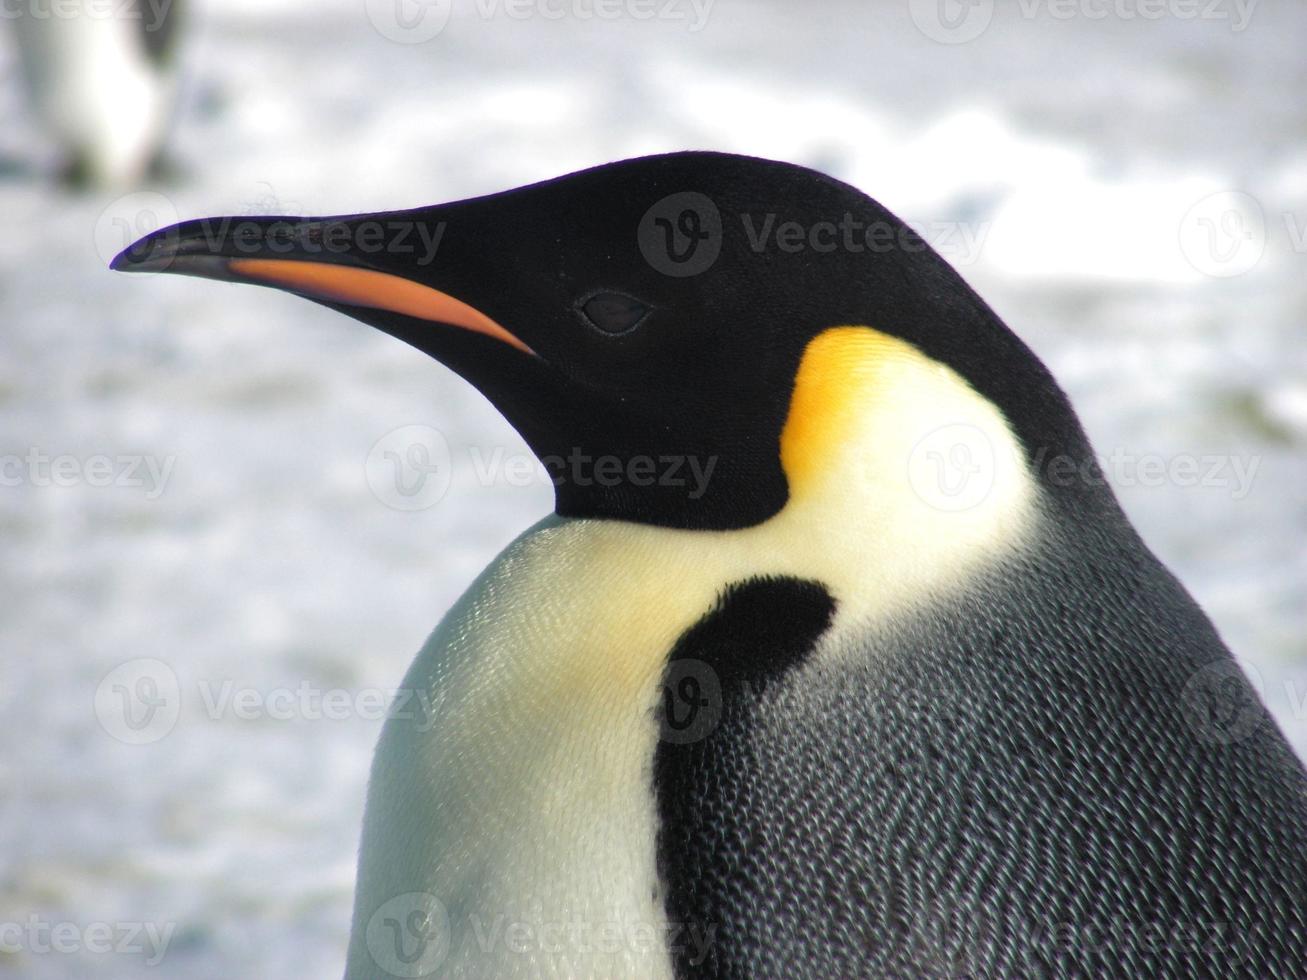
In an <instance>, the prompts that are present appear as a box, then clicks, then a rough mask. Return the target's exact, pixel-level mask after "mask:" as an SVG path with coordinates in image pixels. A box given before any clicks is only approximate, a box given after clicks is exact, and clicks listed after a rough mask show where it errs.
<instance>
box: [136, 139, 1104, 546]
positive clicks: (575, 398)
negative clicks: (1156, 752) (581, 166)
mask: <svg viewBox="0 0 1307 980" xmlns="http://www.w3.org/2000/svg"><path fill="white" fill-rule="evenodd" d="M112 267H113V268H114V269H119V270H126V271H161V270H164V271H171V272H175V273H181V274H188V275H197V276H202V277H205V278H212V279H221V280H228V281H238V282H250V283H256V284H263V285H271V286H276V287H279V288H282V289H286V290H289V291H292V292H295V293H298V294H300V295H303V296H305V297H307V298H309V299H312V300H315V301H317V302H320V303H323V304H325V305H327V306H331V307H333V308H335V309H338V310H340V311H342V312H345V313H347V314H349V315H350V316H353V317H355V318H357V319H359V320H362V321H364V322H365V323H368V324H371V325H372V326H374V327H377V328H379V329H381V330H383V331H385V332H386V333H389V334H391V335H393V336H395V337H398V338H400V339H402V340H404V341H406V342H407V343H409V344H411V345H413V346H414V347H417V348H418V349H420V350H422V351H425V352H426V353H428V354H429V355H431V356H432V357H434V358H436V359H437V360H439V361H441V362H443V363H444V364H446V365H447V366H448V367H450V368H452V369H453V370H455V371H456V372H458V373H459V374H461V375H462V376H463V377H464V378H466V379H467V380H468V381H470V382H471V383H472V384H473V385H475V386H476V387H477V388H478V389H479V390H480V391H481V392H482V393H483V394H484V395H485V396H486V397H488V398H489V399H490V401H491V402H492V403H494V405H495V406H496V407H497V408H498V409H499V410H500V411H501V412H502V413H503V414H504V416H505V417H506V418H507V419H508V421H509V422H510V423H511V424H513V426H514V427H515V428H516V429H517V430H518V431H519V432H520V433H521V435H522V436H523V437H524V439H525V440H526V441H527V443H528V444H529V445H530V447H531V448H532V450H533V451H534V452H535V454H536V455H537V456H538V457H539V458H540V459H541V461H542V462H543V463H544V465H545V467H546V469H547V470H548V471H549V473H550V475H551V477H552V478H553V480H554V483H555V486H556V509H557V511H558V512H559V513H560V514H562V515H565V516H574V517H600V518H616V519H622V520H630V521H636V522H641V523H646V524H655V525H662V526H669V527H682V528H695V529H734V528H742V527H749V526H752V525H756V524H758V523H761V522H763V521H766V520H767V519H768V518H770V517H771V516H773V515H775V514H776V513H777V512H778V511H780V510H781V509H782V508H783V507H785V506H786V503H787V501H788V500H789V499H790V498H791V497H792V495H793V494H794V493H795V492H796V491H797V486H796V484H797V483H798V482H799V481H801V480H802V479H803V475H802V474H800V473H799V472H798V470H799V469H800V468H802V469H804V470H810V469H811V468H812V467H813V466H816V467H818V468H820V467H821V465H822V461H821V459H820V458H819V459H817V460H816V461H815V462H814V461H813V460H812V459H811V457H812V455H813V452H812V451H805V449H804V447H800V446H797V445H796V442H797V441H798V440H799V436H797V435H795V434H794V431H793V429H794V426H795V424H796V423H795V419H794V414H795V412H794V409H795V405H794V402H795V398H796V383H797V382H796V379H797V378H798V377H799V374H800V372H801V370H803V369H804V365H805V364H808V370H809V372H810V373H811V371H812V370H817V372H818V374H820V375H821V376H823V377H828V378H831V377H836V376H838V377H839V378H840V379H842V380H840V381H838V384H849V383H853V382H850V381H849V380H848V379H849V378H850V377H853V376H854V375H857V372H854V375H850V374H848V372H845V373H843V374H839V373H838V372H837V373H836V374H832V373H831V372H830V371H829V369H828V366H827V368H822V367H821V366H820V365H819V366H818V367H817V368H815V369H814V368H813V367H812V364H811V363H810V362H811V361H812V358H813V351H814V350H816V349H822V350H824V351H825V352H826V353H825V355H824V356H825V358H826V359H827V360H828V361H829V360H831V359H833V360H835V361H839V360H842V359H843V360H847V359H849V358H852V357H865V356H878V355H876V354H875V350H878V351H880V354H881V355H884V354H885V352H886V351H889V350H890V348H889V347H886V346H884V345H883V344H882V345H881V346H879V347H877V348H875V350H873V351H872V354H871V355H868V353H867V351H868V348H866V347H865V345H862V346H859V345H854V347H855V348H857V351H851V350H850V349H849V348H848V346H847V345H842V344H840V343H834V342H831V338H832V337H834V336H836V335H835V334H833V333H832V332H833V331H838V330H840V329H841V328H850V327H858V328H866V329H868V330H869V331H874V332H875V334H876V336H877V337H879V338H889V339H890V340H891V341H893V343H894V344H900V345H902V348H901V349H905V350H910V351H912V352H914V353H919V354H920V355H921V356H922V357H924V358H925V359H927V360H928V361H934V362H939V363H942V364H943V365H945V366H947V367H948V368H949V369H951V371H953V372H956V375H957V376H958V378H960V379H961V383H963V384H965V385H968V386H970V388H971V389H974V391H975V392H977V393H978V394H979V395H980V396H981V397H982V398H984V399H987V400H988V401H989V402H992V403H993V404H994V405H996V406H997V407H998V410H999V411H1000V412H1001V414H1002V415H1003V417H1004V418H1005V419H1006V422H1007V424H1008V425H1009V426H1010V427H1011V429H1012V431H1013V432H1014V433H1015V434H1016V436H1017V438H1018V439H1019V440H1020V443H1021V445H1022V447H1023V450H1024V451H1025V452H1026V453H1027V454H1028V455H1029V456H1030V457H1031V458H1034V456H1035V455H1036V454H1037V453H1039V452H1047V451H1052V452H1054V453H1067V452H1070V453H1074V454H1077V455H1079V454H1082V453H1083V452H1084V447H1083V436H1082V435H1081V434H1080V430H1079V427H1078V424H1077V423H1076V421H1075V418H1074V415H1073V413H1072V412H1071V410H1070V407H1069V406H1068V405H1067V403H1066V400H1065V398H1064V397H1063V396H1062V394H1061V392H1060V391H1059V390H1058V388H1057V386H1056V385H1055V384H1054V383H1053V381H1052V379H1051V377H1050V376H1049V375H1048V372H1047V371H1046V370H1045V369H1044V368H1043V366H1042V365H1041V364H1040V363H1039V361H1038V359H1037V358H1036V357H1035V356H1034V355H1033V354H1032V353H1031V352H1030V351H1029V350H1028V349H1027V348H1026V347H1025V346H1024V345H1023V344H1022V343H1021V342H1020V341H1019V340H1018V339H1017V338H1016V337H1015V336H1014V335H1013V334H1012V333H1011V332H1010V331H1009V330H1007V328H1006V327H1005V326H1004V325H1003V324H1002V322H1001V321H1000V320H999V319H998V317H997V316H995V315H994V314H993V313H992V312H991V311H990V310H989V309H988V307H986V306H985V304H984V303H983V302H982V301H981V300H980V299H979V298H978V297H977V296H976V295H975V293H973V292H972V291H971V290H970V289H969V288H968V287H967V286H966V285H965V284H964V283H963V282H962V280H961V279H960V278H959V277H958V276H957V274H956V273H955V272H954V271H953V270H952V269H951V268H950V267H949V266H948V265H947V263H946V262H944V261H943V259H941V258H940V257H939V256H938V255H937V254H936V253H935V252H934V251H933V250H932V249H931V248H930V247H929V246H928V245H927V244H926V243H925V242H924V241H923V240H922V239H921V238H920V237H919V236H918V235H917V234H915V233H914V232H913V231H912V230H911V229H910V228H908V227H907V226H906V225H905V224H904V223H903V222H901V221H899V220H898V219H897V218H895V217H894V216H893V215H892V214H890V212H888V211H887V210H885V209H884V208H882V207H881V206H880V205H879V204H877V203H876V202H875V201H873V200H872V199H870V198H869V197H867V196H866V195H865V194H863V193H861V192H860V191H858V190H857V189H855V188H853V187H851V186H849V185H847V184H844V183H841V182H839V181H837V180H834V179H832V178H830V177H828V176H826V175H824V174H821V173H818V172H815V171H812V170H808V169H805V168H802V167H797V166H793V165H789V164H784V163H777V162H773V161H767V160H761V159H755V158H750V157H742V156H735V155H729V154H721V153H708V152H686V153H675V154H667V155H661V156H652V157H644V158H640V159H635V160H628V161H623V162H620V163H614V164H609V165H606V166H601V167H597V168H594V169H591V170H586V171H582V172H579V173H575V174H570V175H568V176H564V177H560V178H557V179H554V180H549V181H545V182H543V183H539V184H534V185H530V186H527V187H522V188H519V189H516V190H512V191H507V192H504V193H498V194H492V195H489V196H485V197H479V198H474V199H470V200H464V201H458V202H455V203H451V204H445V205H438V206H432V207H425V208H417V209H414V210H408V211H397V212H389V213H378V214H360V215H349V216H343V217H330V218H303V217H282V218H274V217H262V216H261V217H230V218H208V219H199V220H195V221H188V222H183V223H182V224H179V225H174V226H172V227H169V228H165V229H161V230H159V231H156V232H154V233H152V234H151V235H149V236H147V237H145V238H143V239H142V240H141V241H139V242H137V243H136V244H135V245H133V246H131V247H130V248H128V249H127V250H125V251H124V252H123V253H122V254H120V255H119V256H118V257H117V258H116V259H115V260H114V262H113V266H112ZM894 349H895V350H898V349H900V348H897V347H896V348H894ZM859 376H861V377H864V378H865V377H866V375H865V374H864V375H859ZM836 383H837V382H830V384H836ZM838 400H839V399H838V398H833V399H832V398H815V399H814V398H812V397H809V398H808V399H806V402H805V405H806V408H805V412H806V414H808V415H812V414H813V413H814V412H815V413H818V414H821V413H823V412H824V411H826V409H825V408H823V407H822V406H823V405H827V404H834V403H835V402H838ZM893 410H894V408H893V406H890V407H889V409H888V411H891V412H892V411H893ZM905 410H906V409H905ZM809 423H811V419H809ZM787 425H788V426H789V427H790V428H791V435H790V438H789V439H788V442H789V446H788V447H787V446H786V442H787V436H786V429H787ZM804 428H805V429H806V430H812V429H813V426H812V425H811V424H807V425H806V427H804ZM838 443H839V439H838V433H836V437H835V438H834V439H827V440H825V442H824V443H823V444H822V448H821V450H820V452H819V453H818V455H820V453H826V452H831V451H833V450H832V449H831V448H830V447H832V446H835V445H837V444H838ZM808 448H809V449H810V448H811V447H808ZM800 457H806V458H805V459H804V460H803V461H802V462H801V463H799V462H796V460H799V459H800ZM692 476H693V478H691V477H692Z"/></svg>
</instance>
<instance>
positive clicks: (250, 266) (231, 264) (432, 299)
mask: <svg viewBox="0 0 1307 980" xmlns="http://www.w3.org/2000/svg"><path fill="white" fill-rule="evenodd" d="M227 265H228V268H229V269H230V270H231V271H232V272H234V273H236V274H237V275H239V276H242V277H243V278H247V279H250V280H252V281H254V282H257V283H265V284H267V285H269V286H278V287H280V288H282V289H289V290H291V291H293V292H296V293H299V294H301V295H303V296H307V297H308V298H310V299H320V300H327V301H328V302H332V303H343V304H345V305H347V306H366V307H370V308H371V309H374V310H390V311H391V312H393V313H402V314H404V315H405V316H411V317H416V318H417V319H419V320H432V321H436V322H439V323H448V324H450V325H451V326H455V327H462V328H463V329H464V330H471V331H473V332H474V333H482V334H485V335H486V336H487V337H493V338H494V339H495V340H499V341H503V342H504V343H505V344H508V345H509V346H511V347H516V348H517V349H518V350H520V351H524V352H525V353H527V354H534V353H535V352H534V351H533V350H531V348H530V347H528V346H527V345H526V344H524V343H522V341H520V340H518V339H517V338H516V337H514V336H513V335H512V334H511V333H509V332H508V331H507V330H505V329H504V328H503V327H501V326H500V325H499V324H498V323H496V322H495V321H494V320H492V319H490V317H488V316H486V315H485V314H484V313H482V312H481V311H480V310H478V309H476V308H475V307H471V306H468V305H467V304H466V303H464V302H463V301H462V300H458V299H455V298H454V297H453V296H450V295H449V294H447V293H442V292H440V291H439V290H438V289H432V288H431V287H430V286H424V285H422V284H421V283H417V282H413V281H412V280H411V279H405V278H403V277H402V276H392V275H390V274H389V273H386V272H376V271H375V270H373V269H355V268H352V267H350V266H345V265H331V264H329V263H326V262H303V261H300V260H298V259H230V260H229V261H228V263H227Z"/></svg>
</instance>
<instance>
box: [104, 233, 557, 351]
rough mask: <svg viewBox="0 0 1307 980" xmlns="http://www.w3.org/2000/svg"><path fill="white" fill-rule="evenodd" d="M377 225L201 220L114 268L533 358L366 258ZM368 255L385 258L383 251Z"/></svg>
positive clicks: (152, 239)
mask: <svg viewBox="0 0 1307 980" xmlns="http://www.w3.org/2000/svg"><path fill="white" fill-rule="evenodd" d="M376 218H377V216H375V215H366V216H360V217H353V218H350V217H347V218H268V217H227V218H200V219H197V220H194V221H185V222H182V223H181V224H176V225H172V226H170V227H168V228H161V229H159V230H158V231H155V232H152V233H151V234H149V235H146V236H145V237H144V238H142V239H141V240H140V241H138V242H136V243H135V244H133V245H131V246H130V247H128V248H126V249H124V250H123V251H122V252H120V253H119V254H118V255H117V256H116V257H115V258H114V260H113V262H111V263H110V265H109V268H111V269H113V270H115V271H118V272H171V273H174V274H178V275H185V276H198V277H200V278H202V279H216V280H219V281H222V282H239V283H252V284H255V285H261V286H272V287H275V288H278V289H283V290H286V291H288V292H291V293H295V294H297V295H299V296H303V297H305V298H307V299H311V300H315V301H317V302H320V303H325V304H327V305H329V306H333V307H338V308H345V309H346V310H347V311H351V312H352V311H362V310H382V311H385V312H388V313H394V314H399V315H401V316H403V317H406V318H409V319H410V320H417V321H425V322H428V323H435V324H443V325H446V326H450V327H456V328H459V329H462V330H466V331H470V332H472V333H476V334H482V335H484V336H487V337H490V338H492V339H494V340H497V341H500V342H501V343H504V344H507V345H508V346H510V347H514V348H516V349H517V350H519V351H521V352H523V353H525V354H529V355H534V351H532V350H531V348H530V347H528V346H527V345H526V344H525V343H524V342H523V341H522V340H521V339H520V338H519V337H517V336H515V335H514V334H513V333H511V332H510V331H509V330H507V329H505V328H504V327H503V326H501V325H500V324H499V323H497V322H495V321H494V320H493V319H492V318H491V317H489V316H487V315H486V314H485V313H483V312H482V311H480V310H478V309H476V308H475V307H473V306H470V305H469V304H467V303H465V302H463V301H462V300H460V299H458V298H456V297H454V296H451V295H450V294H448V293H446V292H442V291H441V290H439V289H435V288H433V287H432V286H428V285H426V284H424V283H421V282H418V281H416V280H414V279H411V278H408V277H406V276H402V275H396V274H394V273H391V272H388V271H386V270H385V269H383V268H379V267H377V266H376V265H375V264H374V263H372V262H369V261H367V259H365V258H364V257H362V256H361V255H360V250H359V249H358V248H357V247H356V246H357V242H358V239H359V236H360V226H361V224H362V220H361V219H366V220H368V221H370V222H372V223H373V226H375V225H376ZM404 220H406V221H408V222H410V223H411V222H415V221H416V220H417V219H415V218H413V217H409V218H406V219H404ZM393 223H394V224H399V223H400V222H399V220H398V219H396V220H395V221H394V222H393ZM364 254H376V255H377V256H378V257H384V251H383V250H381V249H374V250H373V251H372V252H371V253H366V252H365V253H364Z"/></svg>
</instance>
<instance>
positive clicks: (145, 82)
mask: <svg viewBox="0 0 1307 980" xmlns="http://www.w3.org/2000/svg"><path fill="white" fill-rule="evenodd" d="M183 6H184V0H57V2H55V0H27V2H25V3H22V4H19V5H17V6H16V7H14V8H12V9H11V11H10V20H11V23H12V24H13V25H14V30H15V32H16V35H17V38H18V51H19V55H20V59H21V62H22V67H23V73H24V75H25V76H26V80H27V84H28V90H29V92H30V96H31V105H32V108H33V110H34V112H35V114H36V116H37V118H38V119H39V120H40V122H41V124H42V125H43V126H44V128H45V129H46V130H47V131H48V133H49V134H50V135H51V136H52V137H53V138H54V139H55V140H56V141H57V143H58V144H59V147H60V150H61V152H62V154H63V164H62V170H61V176H62V178H63V179H64V181H65V182H66V183H67V184H69V185H70V186H73V187H78V188H88V187H98V188H121V187H130V186H132V185H134V184H137V183H139V182H140V181H141V180H143V179H144V178H146V177H148V176H151V175H153V174H155V173H157V171H158V168H159V164H160V159H161V148H162V144H163V140H164V137H165V136H166V133H167V129H168V123H169V119H170V116H171V114H172V106H173V103H174V101H175V97H176V92H177V74H176V65H177V58H176V49H177V42H178V40H179V36H180V34H181V33H182V31H181V30H179V25H180V23H181V22H182V21H183V20H184V16H185V12H184V11H183V10H182V9H181V8H182V7H183Z"/></svg>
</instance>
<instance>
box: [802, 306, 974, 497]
mask: <svg viewBox="0 0 1307 980" xmlns="http://www.w3.org/2000/svg"><path fill="white" fill-rule="evenodd" d="M914 362H915V363H916V365H917V366H920V365H921V364H922V362H924V363H925V364H935V363H936V362H933V361H931V360H930V359H929V358H927V357H926V356H925V355H924V354H922V353H921V352H920V351H918V350H917V349H916V348H915V347H913V346H912V345H911V344H909V343H908V342H907V341H904V340H899V339H898V338H897V337H891V336H889V335H888V334H883V333H881V332H880V331H879V330H873V329H872V328H871V327H831V328H830V329H828V330H824V331H822V332H821V333H820V334H818V335H817V336H816V337H814V338H813V339H812V340H811V341H809V342H808V346H807V348H806V349H805V350H804V352H803V359H802V361H800V363H799V371H798V374H797V375H796V377H795V380H794V394H793V395H792V396H791V398H790V412H789V415H788V416H787V417H786V420H785V427H784V429H783V430H782V432H781V466H782V468H783V469H784V470H785V476H786V478H787V479H788V480H789V482H790V491H791V493H794V492H795V491H796V490H801V489H802V488H803V487H804V486H805V485H811V483H812V481H813V480H814V479H816V478H818V474H820V473H821V471H822V470H823V469H826V468H828V467H829V466H830V461H831V459H832V458H833V457H834V456H836V455H838V454H839V453H840V452H841V450H842V448H847V444H848V442H849V441H850V438H851V430H852V429H853V428H854V427H855V425H856V421H857V416H858V415H859V413H861V412H866V411H875V410H877V409H878V408H882V409H883V408H886V407H887V406H885V405H884V404H883V403H884V401H885V397H884V396H885V394H886V389H887V388H888V387H889V386H887V385H885V384H884V381H885V380H886V376H887V375H888V374H890V373H892V372H894V371H895V370H896V369H898V368H900V367H903V366H905V365H907V364H912V363H914ZM941 366H942V365H941ZM960 380H961V379H959V381H960ZM878 395H879V398H878ZM877 400H879V401H881V403H882V404H881V405H880V406H876V405H874V404H872V402H875V401H877Z"/></svg>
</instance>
